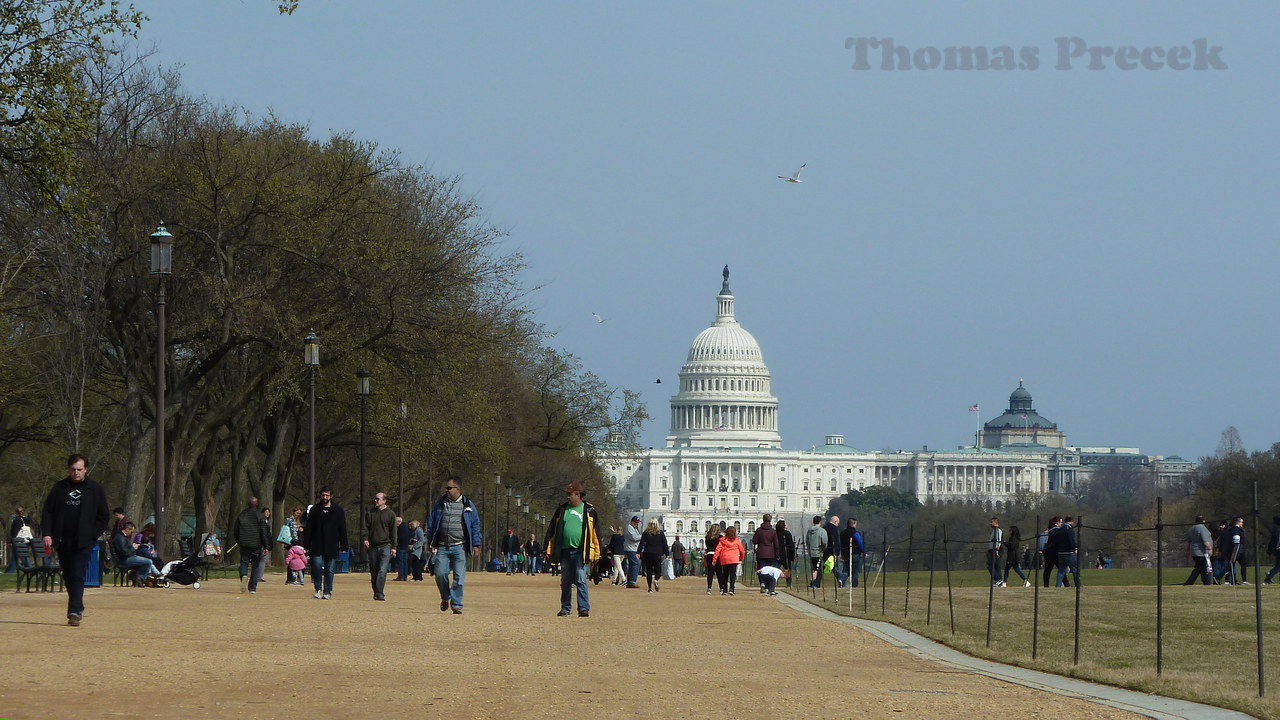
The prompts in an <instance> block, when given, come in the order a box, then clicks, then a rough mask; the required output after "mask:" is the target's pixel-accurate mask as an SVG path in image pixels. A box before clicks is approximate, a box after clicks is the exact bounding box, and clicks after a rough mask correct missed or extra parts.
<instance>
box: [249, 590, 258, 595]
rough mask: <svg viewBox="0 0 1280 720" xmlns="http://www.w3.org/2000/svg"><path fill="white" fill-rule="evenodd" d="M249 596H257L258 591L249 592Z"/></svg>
mask: <svg viewBox="0 0 1280 720" xmlns="http://www.w3.org/2000/svg"><path fill="white" fill-rule="evenodd" d="M249 594H250V595H257V594H258V591H257V590H250V591H249Z"/></svg>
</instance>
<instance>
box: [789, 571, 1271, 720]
mask: <svg viewBox="0 0 1280 720" xmlns="http://www.w3.org/2000/svg"><path fill="white" fill-rule="evenodd" d="M777 598H778V600H780V601H781V602H782V603H783V604H785V605H787V606H789V607H791V608H793V609H795V610H799V611H800V612H805V613H808V614H810V615H813V616H814V617H818V618H821V619H823V620H829V621H832V622H838V623H845V624H848V625H852V626H854V627H857V628H859V629H861V630H865V631H867V632H869V633H871V634H872V635H875V636H876V637H878V638H880V639H881V640H884V641H885V642H887V643H889V644H891V645H893V646H895V647H898V648H901V649H903V650H906V651H907V652H909V653H911V654H912V655H915V656H916V657H920V658H925V659H927V660H932V661H934V662H939V663H943V664H944V665H949V666H951V667H954V668H958V669H961V670H965V671H968V672H972V673H977V674H979V675H986V676H987V677H990V678H995V679H997V680H1004V681H1006V682H1011V683H1015V684H1018V685H1023V686H1026V687H1029V688H1035V689H1037V690H1045V691H1048V692H1053V693H1057V694H1059V695H1064V696H1066V697H1073V698H1079V699H1081V700H1088V701H1089V702H1095V703H1099V704H1102V705H1107V706H1109V707H1113V708H1117V709H1120V710H1128V711H1129V712H1132V713H1136V714H1138V715H1145V716H1146V717H1151V718H1158V719H1159V720H1182V719H1185V720H1250V716H1249V715H1246V714H1244V713H1241V712H1237V711H1235V710H1226V709H1223V708H1219V707H1214V706H1212V705H1202V704H1200V703H1195V702H1190V701H1188V700H1176V699H1174V698H1167V697H1163V696H1160V695H1150V694H1147V693H1141V692H1137V691H1135V690H1125V689H1123V688H1116V687H1111V686H1109V685H1100V684H1098V683H1091V682H1088V681H1085V680H1078V679H1076V678H1068V677H1063V676H1061V675H1053V674H1050V673H1045V672H1040V671H1039V670H1029V669H1027V668H1021V667H1015V666H1013V665H1002V664H1000V663H997V662H993V661H991V660H983V659H981V658H976V657H973V656H971V655H966V654H964V653H962V652H960V651H958V650H953V649H952V648H949V647H947V646H945V645H942V644H940V643H936V642H934V641H932V640H930V639H928V638H925V637H922V636H920V635H917V634H915V633H913V632H911V631H910V630H905V629H903V628H900V627H898V626H897V625H892V624H890V623H886V622H879V621H877V620H863V619H861V618H851V617H845V616H843V615H837V614H835V613H833V612H831V611H829V610H825V609H823V608H820V607H817V606H816V605H811V604H810V603H807V602H805V601H804V600H802V599H800V598H798V597H795V596H792V595H787V594H780V595H778V596H777Z"/></svg>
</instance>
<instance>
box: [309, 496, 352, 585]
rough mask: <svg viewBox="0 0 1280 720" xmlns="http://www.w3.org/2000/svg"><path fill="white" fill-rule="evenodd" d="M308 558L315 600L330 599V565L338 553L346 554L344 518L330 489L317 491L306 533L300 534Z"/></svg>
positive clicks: (331, 569)
mask: <svg viewBox="0 0 1280 720" xmlns="http://www.w3.org/2000/svg"><path fill="white" fill-rule="evenodd" d="M302 537H303V539H304V540H305V541H306V544H307V555H309V556H310V557H311V582H312V584H313V585H314V586H315V589H316V592H315V595H312V597H314V598H315V599H317V600H320V599H324V600H328V599H329V598H331V597H333V565H334V563H336V562H337V561H338V555H339V554H340V553H344V552H349V550H350V545H348V544H347V516H346V513H344V512H343V510H342V506H341V505H339V504H337V503H335V502H334V501H333V489H332V488H329V487H324V488H321V489H320V502H318V503H316V504H315V505H312V506H311V512H309V513H307V523H306V532H305V533H303V535H302Z"/></svg>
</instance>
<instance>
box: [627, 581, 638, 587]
mask: <svg viewBox="0 0 1280 720" xmlns="http://www.w3.org/2000/svg"><path fill="white" fill-rule="evenodd" d="M627 587H628V588H638V587H640V584H639V583H633V582H629V583H627Z"/></svg>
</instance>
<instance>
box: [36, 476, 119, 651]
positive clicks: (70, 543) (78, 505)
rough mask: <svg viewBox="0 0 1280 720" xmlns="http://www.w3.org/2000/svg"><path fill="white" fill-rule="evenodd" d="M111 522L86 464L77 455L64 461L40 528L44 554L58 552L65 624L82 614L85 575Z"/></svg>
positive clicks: (103, 497) (77, 621)
mask: <svg viewBox="0 0 1280 720" xmlns="http://www.w3.org/2000/svg"><path fill="white" fill-rule="evenodd" d="M110 519H111V511H110V509H109V508H108V506H107V493H106V491H105V490H103V489H102V486H101V485H99V484H98V483H96V482H94V481H92V480H90V479H89V461H88V460H87V459H86V458H85V456H83V455H80V454H75V455H72V456H71V457H69V458H67V477H65V478H63V479H61V480H59V481H58V482H56V483H54V484H53V488H52V489H51V490H49V495H48V497H46V498H45V500H44V511H43V512H42V513H41V514H40V528H41V529H42V530H43V531H44V553H45V555H51V554H52V553H53V551H54V550H55V549H56V550H57V551H58V563H59V564H60V565H61V566H62V585H63V587H65V588H66V589H67V624H68V625H72V626H78V625H79V624H80V618H81V617H82V616H83V615H84V574H85V571H86V570H87V569H88V567H89V559H90V558H91V557H92V556H93V547H94V545H95V544H96V543H97V542H98V538H99V537H100V536H101V535H102V533H103V532H105V531H106V529H107V523H108V521H110Z"/></svg>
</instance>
